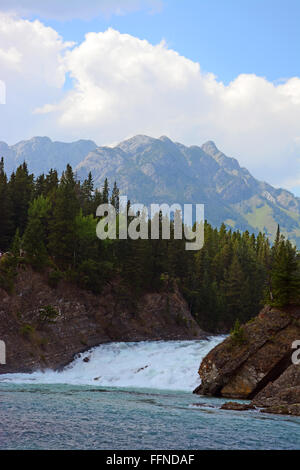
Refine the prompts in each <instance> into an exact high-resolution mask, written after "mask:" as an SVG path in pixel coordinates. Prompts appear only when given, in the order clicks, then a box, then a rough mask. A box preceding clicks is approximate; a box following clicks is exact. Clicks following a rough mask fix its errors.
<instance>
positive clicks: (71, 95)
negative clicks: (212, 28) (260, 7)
mask: <svg viewBox="0 0 300 470" xmlns="http://www.w3.org/2000/svg"><path fill="white" fill-rule="evenodd" d="M9 21H10V22H11V23H9V22H8V23H6V27H3V24H2V23H1V17H0V44H1V50H3V51H4V54H2V55H1V53H0V70H1V72H0V73H2V70H4V71H5V74H4V76H0V79H3V80H5V81H6V85H7V89H8V90H7V101H8V103H9V99H10V98H11V94H12V93H14V92H15V90H17V91H18V93H19V96H18V102H19V103H15V101H14V103H13V106H9V104H7V105H6V106H2V107H1V108H0V112H1V113H3V110H4V109H7V113H8V116H9V118H8V119H7V117H6V118H5V117H3V119H2V122H1V117H0V128H1V136H0V140H7V139H10V140H12V139H13V138H14V140H17V139H18V138H19V137H21V136H22V137H29V136H32V135H41V134H42V135H49V136H50V137H52V138H59V139H64V140H72V139H78V138H92V139H94V140H95V141H96V142H97V143H98V144H99V145H102V144H109V143H111V142H116V141H120V140H122V139H124V138H126V137H128V136H132V135H135V134H138V133H143V134H149V135H152V136H160V135H163V134H165V135H168V136H170V137H171V138H173V139H175V140H177V141H181V142H183V143H186V144H197V145H199V144H202V143H203V142H204V141H206V140H208V139H212V140H214V141H215V142H216V144H217V145H218V146H219V148H220V149H221V150H223V151H224V152H225V153H227V154H229V155H231V156H235V157H236V158H238V159H239V161H240V163H241V164H242V165H243V166H246V167H247V168H248V169H249V170H250V171H252V172H253V173H254V175H255V176H256V177H259V178H261V179H264V180H266V181H268V182H270V183H273V184H282V183H285V185H286V186H290V187H292V186H294V184H295V182H298V181H299V180H300V159H299V157H300V79H299V78H297V77H295V78H291V79H289V80H286V81H285V82H280V83H279V84H274V83H271V82H269V81H268V80H266V79H265V78H263V77H258V76H256V75H240V76H238V77H237V78H236V79H235V80H234V81H232V82H231V83H230V84H229V85H227V86H226V85H224V84H223V83H222V82H220V81H218V80H217V79H216V77H215V76H214V75H212V74H206V73H203V72H202V71H201V68H200V66H199V64H198V63H195V62H193V61H191V60H188V59H186V58H185V57H182V56H180V55H179V54H178V53H177V52H175V51H172V50H169V49H168V47H167V46H166V45H165V44H164V43H163V42H162V43H160V44H158V45H152V44H150V43H149V42H147V41H145V40H143V41H142V40H140V39H137V38H135V37H133V36H130V35H127V34H120V33H119V32H117V31H114V30H112V29H109V30H108V31H106V32H103V33H98V34H96V33H89V34H87V36H86V38H85V40H84V41H83V42H82V43H81V44H79V45H77V46H75V47H72V48H70V47H68V44H65V43H64V42H63V40H62V39H61V38H60V37H59V36H58V34H57V33H56V32H55V31H54V30H53V29H51V28H46V27H45V26H43V25H42V24H41V23H40V22H29V21H24V20H16V19H12V18H10V20H9ZM1 24H2V27H1ZM4 40H5V41H6V43H5V42H4ZM3 44H4V46H3ZM9 51H10V52H9ZM66 72H68V73H69V74H70V76H71V77H72V79H73V82H74V85H73V87H72V88H71V89H68V90H64V89H63V82H64V78H65V73H66ZM7 77H9V80H8V79H7ZM21 92H22V93H21ZM20 111H22V112H20ZM33 111H34V114H33ZM0 116H1V115H0ZM12 122H13V126H12ZM29 133H30V134H31V135H28V134H29ZM7 136H8V137H7Z"/></svg>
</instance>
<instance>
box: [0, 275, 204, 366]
mask: <svg viewBox="0 0 300 470" xmlns="http://www.w3.org/2000/svg"><path fill="white" fill-rule="evenodd" d="M203 336H204V333H203V332H202V331H201V330H200V328H199V326H198V325H197V323H196V322H195V321H194V319H193V318H192V316H191V314H190V312H189V309H188V306H187V304H186V302H185V300H184V299H183V298H182V296H181V294H180V293H179V291H178V290H177V289H176V287H175V288H174V290H173V291H172V292H168V293H167V292H162V293H148V294H145V295H144V296H143V297H142V298H140V299H139V300H136V299H135V298H134V296H133V295H131V293H130V292H127V291H126V290H125V289H124V288H123V289H122V288H121V287H120V285H119V284H118V282H116V283H113V284H110V285H108V286H107V287H106V288H105V290H104V291H103V293H102V294H101V296H96V295H93V294H92V293H90V292H87V291H82V290H79V289H77V288H76V287H75V286H74V285H72V284H70V283H67V282H65V281H61V282H60V283H59V285H58V286H57V287H56V288H52V287H50V286H49V284H48V280H47V275H41V274H37V273H35V272H33V271H31V270H29V269H26V270H21V271H20V272H19V275H18V279H17V282H16V286H15V291H14V293H13V294H12V295H8V294H7V293H6V292H4V291H3V290H0V339H1V340H3V341H5V343H6V350H7V364H6V365H0V374H1V373H2V374H3V373H8V372H21V371H22V372H30V371H33V370H36V369H40V368H41V369H44V368H53V369H57V368H60V367H62V366H64V365H66V364H67V363H69V362H70V361H71V360H72V359H73V357H74V355H75V354H77V353H79V352H82V351H84V350H87V349H89V348H91V347H93V346H96V345H99V344H101V343H105V342H111V341H141V340H150V339H151V340H162V339H163V340H175V339H195V338H201V337H203Z"/></svg>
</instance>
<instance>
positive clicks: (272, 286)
mask: <svg viewBox="0 0 300 470" xmlns="http://www.w3.org/2000/svg"><path fill="white" fill-rule="evenodd" d="M112 183H113V182H108V181H107V180H105V183H104V187H103V188H102V190H101V191H100V190H95V191H94V187H93V179H92V175H91V173H90V174H89V175H88V177H87V179H85V180H84V181H83V182H79V181H78V180H77V179H76V177H75V176H74V173H73V170H72V168H71V166H70V165H68V166H67V168H66V170H65V171H64V172H63V174H62V176H61V178H59V177H58V174H57V172H56V171H55V170H51V171H50V172H49V173H48V174H43V175H40V176H37V177H34V175H32V174H29V172H28V168H27V165H26V163H24V164H22V165H21V166H19V167H18V168H17V170H16V172H14V173H12V174H11V176H10V178H9V180H8V178H7V175H6V173H5V168H4V161H3V159H2V160H1V164H0V251H1V253H2V256H1V259H0V287H1V288H2V289H5V290H6V291H7V292H13V289H14V282H15V279H16V276H17V275H18V272H19V270H20V269H26V265H30V266H31V267H33V268H34V269H35V270H37V271H41V272H45V273H47V275H48V280H49V284H50V285H51V287H53V288H55V286H56V285H57V284H58V283H59V282H60V280H61V279H65V280H68V281H70V282H72V283H76V284H77V285H78V286H80V287H81V288H84V289H87V290H91V291H93V292H94V293H96V294H99V295H101V292H102V291H103V289H104V287H105V286H106V285H107V283H109V282H112V281H114V280H116V279H118V282H119V289H120V291H121V293H123V294H124V298H126V295H127V292H129V291H130V292H132V291H134V292H135V296H136V298H139V297H140V296H141V295H142V294H144V293H145V292H153V291H161V290H164V291H165V292H168V291H170V292H171V291H173V290H174V286H175V285H177V286H178V288H179V289H180V290H181V292H182V293H183V295H184V296H185V298H186V299H187V301H188V303H189V306H190V309H191V312H192V314H193V316H194V318H195V319H196V320H197V322H198V323H199V324H200V326H201V327H202V328H204V329H205V330H209V331H212V332H217V331H228V330H229V329H230V328H231V327H232V325H233V324H234V323H235V321H236V320H237V319H238V320H240V321H241V322H244V321H247V320H249V319H250V318H251V317H253V316H254V315H256V314H257V312H258V310H259V308H260V307H261V305H262V304H263V303H269V304H272V305H275V306H283V305H287V304H293V303H299V301H300V300H299V293H300V274H299V270H300V263H299V254H297V251H296V248H295V247H293V245H292V244H291V243H290V242H289V241H288V240H285V238H284V237H283V236H281V235H280V231H279V228H278V232H277V237H276V240H275V243H274V245H273V246H270V242H269V240H268V238H267V237H266V236H265V235H264V234H262V233H259V234H258V235H257V236H255V235H250V234H249V232H247V231H245V232H244V233H240V232H239V231H231V230H228V229H226V226H225V225H224V224H222V225H221V227H220V228H219V229H214V228H213V227H212V226H211V225H210V224H208V223H205V244H204V247H203V248H202V249H201V250H200V251H198V252H196V253H195V252H192V251H186V250H185V240H174V239H171V240H141V239H140V240H137V241H134V240H130V239H128V240H105V241H101V240H99V239H98V238H97V237H96V225H97V223H98V219H97V218H96V216H95V214H96V208H97V207H98V205H99V204H101V203H104V202H111V203H112V204H113V205H114V206H115V207H116V209H117V210H118V206H119V203H118V201H119V190H118V187H117V184H116V183H114V184H113V186H112V188H110V184H112ZM172 228H173V227H172ZM3 253H5V254H4V255H3Z"/></svg>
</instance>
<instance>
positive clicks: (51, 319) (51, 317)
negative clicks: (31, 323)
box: [39, 305, 59, 323]
mask: <svg viewBox="0 0 300 470" xmlns="http://www.w3.org/2000/svg"><path fill="white" fill-rule="evenodd" d="M58 315H59V312H58V311H57V310H56V309H55V308H54V307H52V305H46V306H45V307H43V308H41V309H40V311H39V316H40V320H41V321H44V322H48V323H55V320H56V319H57V317H58Z"/></svg>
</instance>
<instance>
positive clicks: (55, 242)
mask: <svg viewBox="0 0 300 470" xmlns="http://www.w3.org/2000/svg"><path fill="white" fill-rule="evenodd" d="M76 190H77V184H76V181H75V178H74V174H73V170H72V167H71V166H70V165H67V169H66V171H65V172H63V174H62V177H61V181H60V184H59V187H58V189H57V191H56V193H55V200H54V208H53V213H52V216H51V220H50V223H49V228H50V233H49V244H48V246H49V251H50V253H51V255H52V256H53V257H54V258H55V260H56V261H57V263H58V265H59V266H61V267H65V268H67V267H71V266H74V264H75V261H76V251H75V249H76V221H75V219H76V215H77V214H78V213H79V202H78V198H77V192H76Z"/></svg>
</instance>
